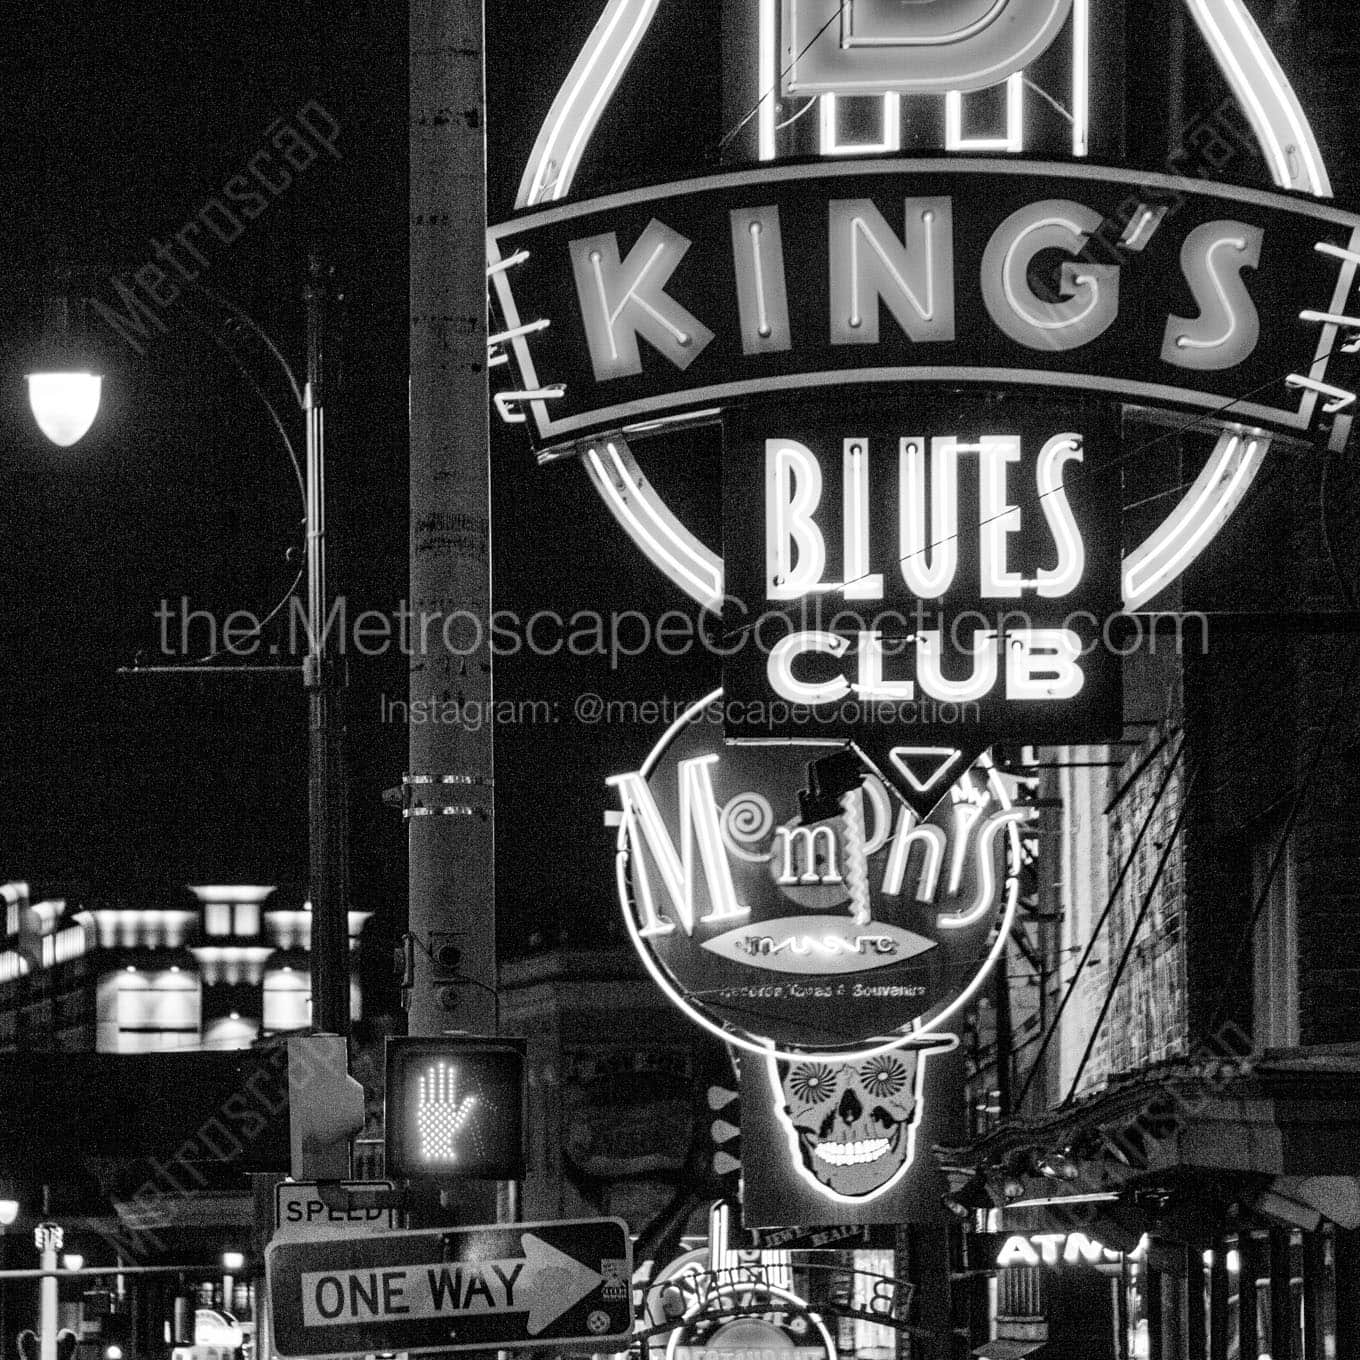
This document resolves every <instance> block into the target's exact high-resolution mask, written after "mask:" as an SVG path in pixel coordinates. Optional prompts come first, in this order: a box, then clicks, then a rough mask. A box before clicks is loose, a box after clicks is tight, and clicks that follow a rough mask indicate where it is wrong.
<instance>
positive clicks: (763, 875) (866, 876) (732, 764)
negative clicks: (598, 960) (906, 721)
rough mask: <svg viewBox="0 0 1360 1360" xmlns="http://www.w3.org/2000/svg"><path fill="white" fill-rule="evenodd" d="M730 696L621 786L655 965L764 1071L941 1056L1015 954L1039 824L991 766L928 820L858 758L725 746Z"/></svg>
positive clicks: (646, 947)
mask: <svg viewBox="0 0 1360 1360" xmlns="http://www.w3.org/2000/svg"><path fill="white" fill-rule="evenodd" d="M718 697H719V696H718V695H710V696H709V697H708V698H707V699H705V700H702V701H701V702H700V703H698V704H696V705H694V707H692V708H691V709H690V710H689V711H688V712H687V713H685V714H684V715H683V716H682V717H681V719H680V720H679V721H678V722H677V723H676V724H675V725H674V726H673V727H672V728H671V730H670V731H669V732H668V733H667V734H666V735H665V736H664V737H663V738H662V740H661V742H660V743H658V745H657V747H656V749H655V750H654V751H653V752H652V754H651V756H650V757H649V758H648V760H647V762H646V764H645V765H644V766H643V767H642V769H640V770H638V771H635V772H632V773H628V774H623V775H619V776H616V777H615V778H613V779H611V780H610V781H609V782H610V783H611V785H612V786H613V787H614V788H615V789H616V790H617V792H618V795H619V798H620V802H621V805H622V815H621V818H620V830H619V848H618V878H619V892H620V898H621V901H622V904H623V911H624V918H625V921H626V923H627V926H628V930H629V933H630V936H631V938H632V940H633V943H634V946H635V947H636V949H637V950H638V953H639V955H640V956H641V958H642V960H643V962H644V964H645V965H646V966H647V968H648V970H649V971H650V972H651V974H652V976H653V977H654V978H655V980H656V981H657V982H658V983H659V985H660V986H661V987H662V988H663V990H665V991H666V992H667V994H668V995H669V996H670V998H671V999H672V1000H673V1001H674V1002H675V1003H676V1005H678V1006H679V1007H680V1008H681V1009H682V1010H683V1011H685V1012H686V1013H687V1014H688V1015H689V1016H690V1017H691V1018H692V1019H693V1020H695V1021H696V1022H697V1023H699V1024H701V1025H703V1026H705V1027H706V1028H708V1029H709V1030H711V1031H712V1032H713V1033H715V1034H717V1035H718V1036H719V1037H721V1038H723V1039H725V1040H727V1041H729V1042H731V1043H734V1044H737V1045H738V1046H739V1047H742V1048H745V1049H747V1050H748V1051H750V1052H752V1053H756V1054H758V1055H760V1056H761V1057H766V1056H767V1055H771V1056H773V1057H775V1058H777V1059H780V1060H785V1061H792V1062H801V1061H803V1060H804V1059H806V1058H807V1057H808V1055H809V1054H811V1055H816V1054H818V1053H821V1054H824V1055H826V1056H827V1057H828V1058H831V1059H834V1060H837V1061H840V1060H847V1059H858V1058H864V1057H871V1056H873V1055H874V1054H876V1053H880V1052H885V1051H887V1050H890V1049H894V1048H899V1047H901V1046H903V1045H921V1044H924V1043H928V1042H931V1041H930V1040H929V1039H928V1037H927V1035H928V1034H931V1035H933V1034H937V1033H939V1032H940V1031H942V1030H943V1028H944V1027H945V1026H946V1025H947V1023H948V1021H949V1019H950V1018H951V1017H952V1016H954V1015H955V1014H957V1013H958V1010H959V1009H960V1007H961V1006H963V1005H964V1004H966V1002H967V1001H968V999H969V998H970V997H971V996H972V995H973V994H974V993H975V992H976V990H977V988H978V986H979V985H980V984H981V981H982V978H983V977H984V976H985V974H986V973H987V971H988V970H989V969H990V967H991V966H992V963H993V962H994V961H995V959H996V957H997V954H998V952H999V950H1000V949H1001V948H1004V945H1005V937H1006V934H1007V933H1008V931H1009V928H1010V922H1011V917H1012V915H1013V913H1014V910H1015V902H1016V884H1015V879H1014V872H1015V868H1014V866H1016V865H1018V862H1019V858H1018V857H1019V836H1018V830H1019V827H1020V826H1021V825H1022V824H1023V823H1024V822H1026V821H1027V820H1029V818H1030V817H1031V816H1032V812H1031V810H1029V809H1024V808H1017V807H1014V806H1013V805H1012V803H1011V799H1010V797H1009V795H1008V793H1007V790H1006V787H1005V783H1004V781H1003V780H1002V779H1001V778H1000V777H999V776H998V775H996V774H995V772H994V771H992V770H991V769H990V767H989V766H988V765H986V764H984V765H983V766H981V767H979V768H977V769H975V770H965V771H964V772H963V773H962V774H961V776H960V777H959V779H958V780H957V781H956V782H955V783H954V785H953V786H952V788H950V789H949V790H948V791H946V790H945V789H944V788H943V787H941V788H940V789H938V790H937V793H936V797H937V798H938V803H937V806H936V807H935V809H934V810H933V811H932V812H930V814H929V815H928V816H925V817H923V816H921V815H920V814H919V813H918V812H917V811H916V810H914V809H913V808H912V807H910V806H908V805H907V804H906V803H905V802H904V801H903V800H902V799H901V798H900V797H899V796H898V795H897V794H896V793H894V792H893V791H892V789H891V788H890V787H889V785H888V784H887V783H885V781H884V780H883V779H882V778H881V777H880V776H879V775H878V774H877V773H875V772H874V771H873V770H872V768H871V767H869V766H867V765H865V764H864V763H863V762H862V761H861V760H860V759H859V758H858V757H857V756H856V755H855V754H854V753H853V752H850V751H847V750H846V748H845V747H844V745H843V744H840V743H834V742H829V743H824V744H822V745H821V746H817V745H815V744H814V745H811V746H802V747H788V746H778V747H768V746H732V747H728V746H724V744H723V742H722V738H721V735H720V734H719V733H718V732H717V731H716V730H715V728H714V726H713V724H712V723H711V722H708V721H705V714H706V711H707V710H708V708H709V706H710V704H711V703H713V702H716V700H717V699H718ZM939 794H945V796H944V797H942V798H939V797H938V795H939Z"/></svg>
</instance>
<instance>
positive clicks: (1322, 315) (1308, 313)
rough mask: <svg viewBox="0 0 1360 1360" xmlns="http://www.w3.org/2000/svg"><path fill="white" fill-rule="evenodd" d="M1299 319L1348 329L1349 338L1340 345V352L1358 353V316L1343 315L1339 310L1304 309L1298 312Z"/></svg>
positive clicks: (1359, 319) (1359, 351)
mask: <svg viewBox="0 0 1360 1360" xmlns="http://www.w3.org/2000/svg"><path fill="white" fill-rule="evenodd" d="M1299 320H1300V321H1306V322H1309V323H1315V324H1317V325H1321V326H1339V327H1340V328H1341V329H1342V330H1346V331H1350V333H1351V336H1350V339H1348V340H1347V341H1345V343H1344V344H1342V346H1341V352H1342V354H1356V353H1360V316H1343V315H1342V314H1341V313H1340V312H1315V311H1312V310H1311V309H1306V310H1304V311H1302V312H1300V313H1299Z"/></svg>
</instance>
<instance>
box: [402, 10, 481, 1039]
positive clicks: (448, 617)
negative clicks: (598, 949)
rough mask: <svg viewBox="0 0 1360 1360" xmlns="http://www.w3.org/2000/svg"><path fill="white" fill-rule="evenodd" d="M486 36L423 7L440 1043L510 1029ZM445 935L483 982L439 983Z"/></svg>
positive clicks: (413, 40) (422, 692)
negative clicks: (501, 817) (494, 629)
mask: <svg viewBox="0 0 1360 1360" xmlns="http://www.w3.org/2000/svg"><path fill="white" fill-rule="evenodd" d="M483 28H484V23H483V10H482V0H410V82H411V88H410V176H411V179H410V195H411V202H410V207H411V217H410V251H411V265H410V268H411V299H410V305H411V349H410V353H411V400H410V413H411V435H410V438H411V471H410V477H411V483H410V485H411V541H410V550H411V574H410V601H409V607H410V610H411V611H412V616H413V617H412V619H411V657H410V681H409V694H410V702H411V713H412V714H416V713H423V714H431V713H437V714H441V715H445V716H441V718H440V720H439V721H425V722H412V723H411V725H410V736H409V750H408V762H409V763H408V773H407V775H406V780H405V790H406V807H405V815H406V817H407V843H408V848H409V860H408V873H409V888H410V911H409V918H408V919H409V922H410V930H411V933H412V934H413V935H414V936H415V937H416V939H417V941H418V942H419V945H420V946H421V947H419V948H417V949H415V950H414V951H413V952H414V961H415V969H414V977H413V979H412V988H411V1002H410V1014H409V1019H408V1030H409V1032H410V1033H411V1034H426V1035H429V1034H440V1033H443V1032H444V1031H447V1030H455V1029H456V1030H467V1031H472V1032H474V1033H482V1034H492V1033H494V1032H495V1026H496V998H495V987H496V943H495V897H494V893H495V875H494V867H493V850H494V845H493V836H492V831H493V828H492V736H491V725H490V723H488V722H487V721H485V719H486V717H487V714H488V712H489V708H488V706H489V704H490V701H491V693H492V690H491V648H490V639H489V628H488V623H489V618H490V609H491V513H490V470H489V464H488V442H489V435H488V429H487V406H488V388H487V366H486V359H487V353H486V331H487V324H486V323H487V316H486V133H485V125H486V117H485V112H486V99H485V88H484V74H483ZM450 706H454V711H453V712H452V714H451V715H450ZM459 711H462V712H467V713H469V714H470V715H471V717H472V718H475V719H476V720H475V721H473V720H471V719H470V720H468V721H459V720H458V712H459ZM440 933H447V934H448V935H450V936H452V937H453V938H452V939H450V940H447V941H444V943H450V944H452V945H454V947H456V948H457V949H458V950H460V951H461V960H460V962H459V965H458V970H457V971H458V973H459V975H460V976H461V977H463V978H466V979H467V981H468V983H469V984H471V985H466V986H457V985H455V986H453V987H452V988H449V987H444V986H436V985H435V983H434V980H433V978H432V976H431V957H430V953H429V952H428V951H429V949H430V945H431V936H432V935H436V934H440ZM450 1001H451V1002H452V1006H453V1008H452V1009H449V1007H448V1004H447V1003H448V1002H450Z"/></svg>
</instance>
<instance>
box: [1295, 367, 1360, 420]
mask: <svg viewBox="0 0 1360 1360" xmlns="http://www.w3.org/2000/svg"><path fill="white" fill-rule="evenodd" d="M1284 383H1285V386H1286V387H1292V388H1295V389H1302V390H1304V391H1308V392H1316V393H1317V394H1318V396H1320V397H1326V398H1328V400H1327V401H1326V402H1324V403H1323V406H1322V410H1323V412H1324V414H1326V415H1329V416H1333V415H1336V413H1337V412H1338V411H1344V410H1346V409H1347V408H1348V407H1351V406H1354V405H1355V403H1356V401H1357V400H1358V399H1360V395H1358V394H1357V393H1355V392H1351V391H1349V390H1348V389H1346V388H1344V387H1334V386H1333V385H1332V384H1331V383H1325V382H1319V381H1318V380H1317V379H1316V378H1308V377H1305V376H1304V375H1303V374H1301V373H1291V374H1290V375H1289V376H1288V377H1287V378H1286V379H1285V380H1284Z"/></svg>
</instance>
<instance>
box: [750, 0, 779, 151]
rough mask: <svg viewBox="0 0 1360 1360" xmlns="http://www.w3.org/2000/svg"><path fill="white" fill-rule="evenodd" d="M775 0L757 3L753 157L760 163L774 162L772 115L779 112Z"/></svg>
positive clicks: (773, 119)
mask: <svg viewBox="0 0 1360 1360" xmlns="http://www.w3.org/2000/svg"><path fill="white" fill-rule="evenodd" d="M778 3H779V0H760V15H759V17H758V19H757V23H758V25H759V32H758V34H757V38H756V44H757V50H756V80H757V82H758V84H759V87H760V89H759V98H760V108H759V111H758V113H757V115H756V116H757V120H758V121H757V123H756V143H757V155H758V156H759V157H760V159H761V160H762V161H772V160H774V158H775V152H776V147H775V140H774V134H775V125H774V121H775V114H776V112H777V111H778V108H779V48H778V39H777V37H776V34H777V32H778V27H777V26H778V16H777V14H776V10H775V7H776V6H777V5H778Z"/></svg>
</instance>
